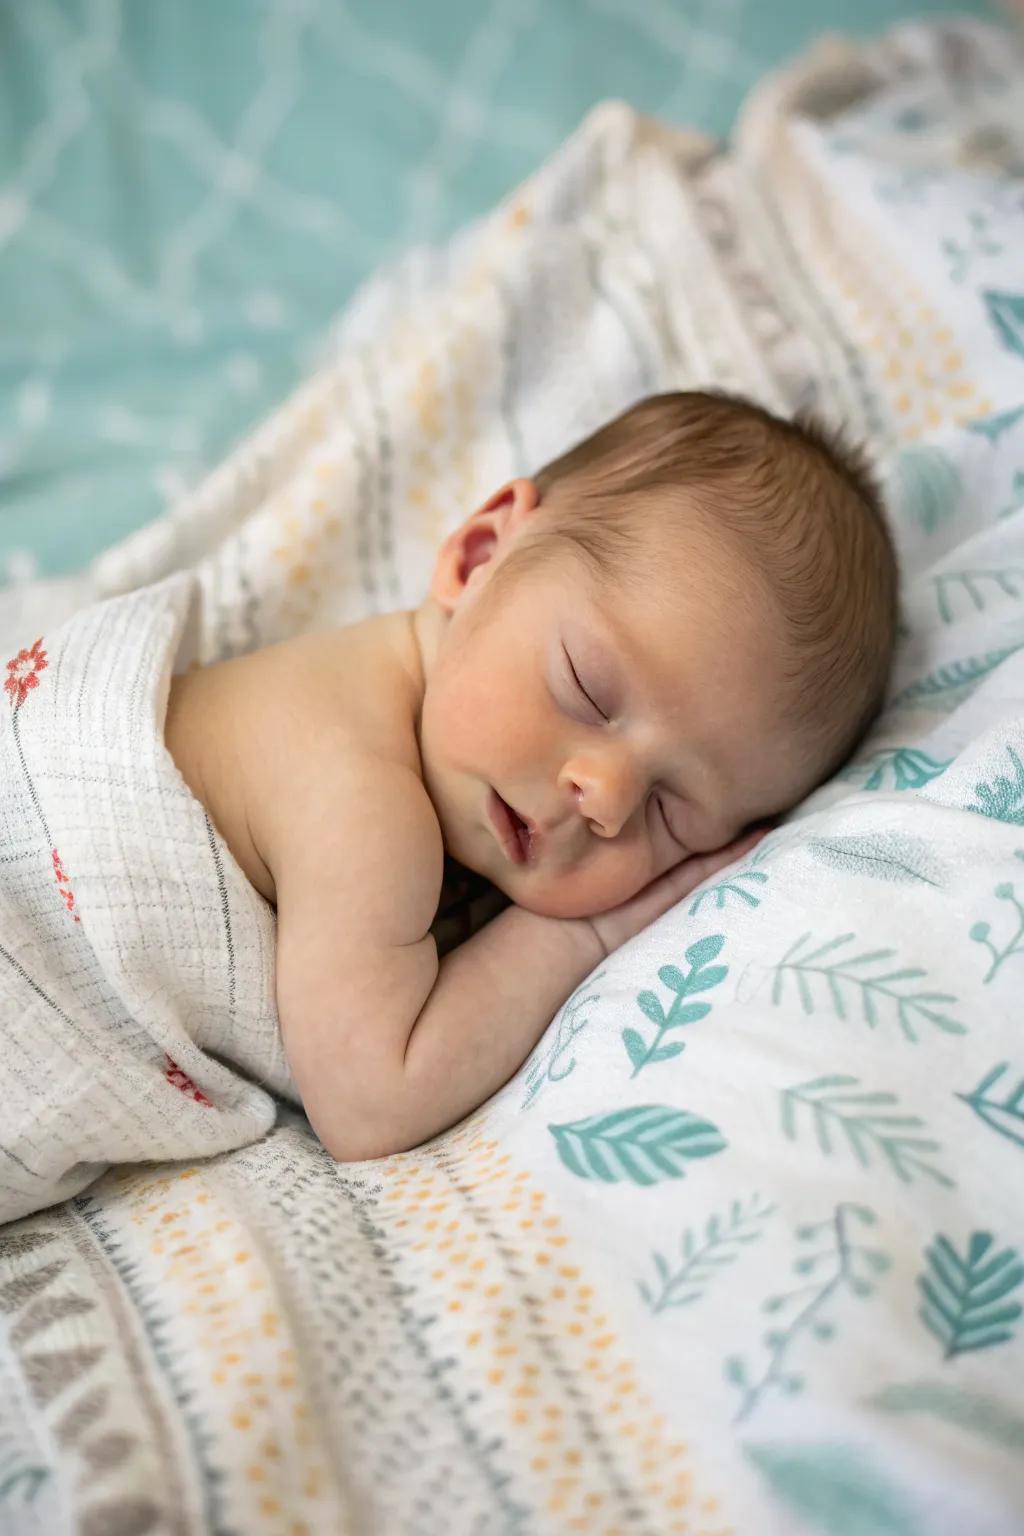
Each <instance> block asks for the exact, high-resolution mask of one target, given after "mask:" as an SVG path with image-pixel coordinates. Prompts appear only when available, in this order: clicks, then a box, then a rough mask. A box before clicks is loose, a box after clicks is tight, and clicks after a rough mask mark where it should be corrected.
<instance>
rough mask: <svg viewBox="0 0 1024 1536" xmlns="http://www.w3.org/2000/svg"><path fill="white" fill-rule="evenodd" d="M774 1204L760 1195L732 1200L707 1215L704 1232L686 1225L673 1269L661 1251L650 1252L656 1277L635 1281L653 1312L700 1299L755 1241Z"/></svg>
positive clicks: (685, 1305)
mask: <svg viewBox="0 0 1024 1536" xmlns="http://www.w3.org/2000/svg"><path fill="white" fill-rule="evenodd" d="M773 1210H774V1207H773V1206H771V1205H768V1204H766V1203H765V1202H762V1201H761V1199H760V1198H759V1196H757V1195H755V1196H754V1197H753V1199H751V1200H750V1201H748V1202H747V1203H746V1204H744V1202H742V1201H740V1200H734V1201H733V1202H732V1204H731V1206H730V1207H729V1210H728V1211H727V1212H726V1213H725V1214H723V1215H721V1216H719V1215H715V1216H709V1217H708V1220H707V1223H706V1224H705V1227H704V1231H703V1234H701V1233H699V1232H695V1231H694V1229H693V1228H692V1227H687V1228H686V1230H685V1231H684V1232H683V1235H682V1237H681V1238H680V1239H679V1262H678V1264H677V1266H676V1268H675V1269H673V1267H672V1265H671V1264H670V1263H669V1261H668V1259H666V1258H665V1256H664V1254H662V1253H652V1254H651V1260H652V1262H653V1264H654V1270H655V1276H656V1280H655V1281H654V1282H651V1283H649V1282H647V1281H645V1280H638V1281H637V1288H638V1290H639V1292H640V1294H641V1296H642V1297H643V1299H644V1301H645V1302H646V1303H647V1305H648V1306H649V1307H650V1309H651V1311H652V1312H664V1311H665V1310H666V1309H667V1308H669V1307H688V1306H690V1305H691V1303H692V1302H695V1301H699V1300H700V1298H701V1297H702V1296H703V1295H704V1292H705V1290H706V1289H707V1287H708V1286H709V1285H710V1284H711V1283H712V1282H713V1280H714V1279H715V1277H716V1275H718V1274H719V1273H720V1272H721V1270H722V1269H723V1267H726V1266H728V1265H730V1264H733V1263H735V1261H736V1259H738V1258H739V1256H740V1253H741V1250H742V1248H743V1247H744V1246H746V1245H747V1244H749V1243H753V1242H756V1241H757V1238H758V1236H759V1235H760V1230H761V1226H762V1224H763V1223H764V1222H765V1221H766V1220H767V1219H768V1217H769V1216H771V1214H772V1212H773Z"/></svg>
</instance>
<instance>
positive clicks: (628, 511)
mask: <svg viewBox="0 0 1024 1536" xmlns="http://www.w3.org/2000/svg"><path fill="white" fill-rule="evenodd" d="M534 480H535V482H536V484H537V487H538V489H539V491H540V496H541V509H542V512H545V513H546V515H545V516H543V517H541V518H540V519H538V524H537V527H536V536H535V537H534V538H532V539H530V540H526V541H524V544H526V546H527V547H525V548H524V549H523V550H522V551H521V555H522V556H523V557H525V561H526V562H527V563H533V561H534V559H536V558H538V557H541V558H542V557H543V555H544V553H545V551H546V550H547V549H548V548H549V547H550V544H551V543H552V541H558V540H568V541H569V542H570V543H571V544H572V545H573V546H574V547H575V548H576V549H577V550H579V551H580V552H581V553H582V554H583V555H584V556H585V558H586V559H587V561H588V563H589V564H590V566H591V567H592V569H593V571H594V573H595V574H596V575H597V577H598V578H599V579H600V580H601V581H604V582H608V581H613V582H615V581H618V582H620V583H621V581H622V580H623V578H624V577H625V579H627V580H628V579H629V575H630V573H631V572H632V573H633V574H636V572H637V571H638V570H639V569H641V568H644V569H647V570H649V569H650V565H649V563H642V564H641V566H640V567H638V563H637V559H636V557H637V554H638V553H639V552H641V550H642V535H643V534H644V533H645V532H646V531H647V530H653V531H654V532H655V533H656V534H657V533H661V532H665V533H667V534H668V535H669V536H670V537H673V538H676V539H678V540H679V543H680V545H681V546H683V547H685V538H686V533H687V529H688V524H689V527H690V528H691V529H694V527H695V526H696V531H697V532H704V533H707V532H711V533H712V534H719V535H723V536H724V537H725V538H726V539H727V540H728V541H729V543H730V545H731V546H732V547H733V548H734V550H735V551H736V552H737V553H738V554H739V555H740V556H741V558H742V559H743V560H745V562H746V564H747V567H748V569H749V570H750V571H751V573H752V574H753V575H754V576H755V578H756V579H757V581H758V583H759V585H761V586H762V587H764V588H765V589H766V590H767V591H768V592H769V593H770V594H771V596H772V597H773V599H774V601H775V604H776V607H777V609H778V611H779V614H780V617H781V619H782V628H783V632H784V634H785V636H786V640H787V645H786V661H785V665H786V680H787V683H788V684H789V685H790V686H788V687H787V689H786V695H787V697H786V701H785V708H786V709H787V711H788V717H789V722H790V723H792V724H793V725H794V726H796V727H797V728H798V729H800V730H801V731H802V732H803V733H804V735H805V736H806V737H807V738H808V750H809V752H810V754H811V756H812V757H813V759H814V760H815V763H816V765H817V779H819V780H820V779H822V778H825V777H828V776H829V775H830V774H831V773H833V772H834V771H835V770H836V769H837V768H838V767H839V765H840V764H841V763H842V762H843V761H844V760H845V758H846V757H847V756H848V755H849V753H850V752H851V751H852V750H853V748H854V747H855V746H856V744H857V742H858V741H859V740H860V738H861V737H862V735H863V734H864V732H865V731H866V729H867V728H868V726H869V725H870V723H871V721H872V720H873V719H874V717H875V715H876V714H877V712H878V710H879V708H880V706H881V703H882V699H883V696H884V693H885V688H886V683H887V680H888V676H889V669H890V665H891V659H892V652H893V646H894V642H895V635H896V625H897V609H898V576H897V568H896V558H895V552H894V549H893V543H892V539H891V536H890V533H889V529H888V526H887V523H886V518H885V512H884V509H883V504H882V498H881V494H880V491H879V489H878V487H877V485H876V483H875V480H874V478H873V475H872V474H871V472H870V470H869V468H868V465H867V463H866V460H865V457H864V454H863V451H862V450H860V449H857V448H854V447H852V446H850V445H848V444H847V443H845V442H844V441H843V439H842V437H841V435H840V433H838V432H837V431H836V430H834V429H831V428H829V427H827V426H826V425H825V424H824V423H823V422H822V421H821V420H819V419H818V418H817V417H815V416H814V415H813V414H812V413H809V412H805V411H804V412H799V413H798V414H797V416H796V417H795V418H794V419H793V420H786V419H784V418H782V417H780V416H776V415H773V413H772V412H771V411H768V410H765V409H764V408H763V407H761V406H759V405H756V404H755V403H754V402H753V401H750V400H746V399H744V398H742V397H739V396H734V395H728V394H725V393H724V392H719V391H717V390H688V391H679V392H675V393H672V394H662V395H652V396H650V397H648V398H647V399H645V400H641V401H640V402H639V403H638V404H637V405H634V406H633V407H632V408H631V409H629V410H627V411H625V412H624V413H623V414H622V415H620V416H618V417H616V418H615V419H614V420H613V421H610V422H608V423H607V424H606V425H605V426H604V427H602V428H600V430H598V431H597V432H595V433H593V434H592V436H590V437H588V438H586V439H585V440H584V441H583V442H581V443H578V444H577V445H576V446H575V447H574V448H571V449H570V450H569V451H568V452H567V453H564V454H562V455H561V456H560V457H559V458H557V459H555V460H554V461H553V462H552V463H550V464H547V465H545V466H544V468H543V469H542V470H541V471H540V472H539V473H538V474H537V475H535V476H534ZM648 542H649V541H648ZM656 542H657V541H656ZM661 547H662V551H663V550H664V544H663V543H662V545H661ZM662 561H663V562H664V554H663V553H662ZM510 563H511V564H512V565H513V566H514V567H515V568H516V569H520V570H521V569H522V563H523V562H522V561H516V560H515V559H514V558H513V559H512V560H511V562H510ZM662 568H664V566H662ZM509 574H511V572H509Z"/></svg>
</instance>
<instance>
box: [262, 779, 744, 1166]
mask: <svg viewBox="0 0 1024 1536" xmlns="http://www.w3.org/2000/svg"><path fill="white" fill-rule="evenodd" d="M322 766H323V773H324V775H325V777H324V778H323V779H322V780H321V782H326V783H332V785H333V788H332V793H331V805H330V807H327V806H326V805H325V806H324V807H323V808H322V809H321V810H320V811H319V812H315V813H313V814H307V815H306V816H305V817H304V818H303V823H304V824H300V825H299V826H296V825H295V823H294V822H293V823H292V835H291V837H290V838H289V839H288V841H287V843H282V845H281V846H279V847H278V848H277V849H275V850H274V855H273V863H274V864H275V865H276V867H275V869H274V878H275V882H276V886H277V901H278V949H277V997H278V1013H279V1016H280V1020H281V1028H282V1033H283V1038H284V1045H285V1050H286V1052H287V1055H288V1060H289V1063H290V1066H291V1069H292V1073H293V1076H294V1078H295V1081H296V1084H297V1086H298V1089H299V1092H300V1093H301V1095H302V1100H303V1105H304V1107H305V1110H306V1113H307V1114H308V1116H309V1118H310V1121H311V1123H312V1125H313V1128H314V1130H315V1131H316V1133H317V1135H318V1136H319V1137H320V1140H321V1141H322V1142H323V1144H324V1146H325V1147H326V1148H327V1150H328V1151H329V1152H330V1153H331V1154H332V1155H333V1156H334V1157H336V1158H338V1159H339V1160H343V1161H349V1160H355V1159H361V1158H370V1157H381V1156H385V1155H388V1154H391V1153H394V1152H399V1151H404V1150H405V1149H407V1148H409V1147H414V1146H417V1145H419V1144H420V1143H421V1142H423V1141H427V1140H429V1139H430V1138H431V1137H432V1136H435V1135H437V1134H438V1132H440V1131H442V1130H444V1129H445V1128H446V1127H447V1126H449V1125H452V1124H454V1123H455V1122H456V1121H458V1120H461V1119H462V1118H463V1117H464V1116H465V1115H467V1114H468V1113H469V1112H470V1111H471V1110H473V1109H475V1108H476V1107H477V1106H478V1105H479V1104H481V1103H483V1101H484V1100H485V1099H487V1098H489V1097H490V1096H491V1094H493V1093H494V1092H496V1091H497V1089H498V1088H500V1087H501V1086H502V1084H504V1083H505V1082H507V1081H508V1079H509V1078H510V1077H511V1076H512V1074H513V1073H514V1072H515V1071H516V1069H517V1068H518V1067H519V1066H520V1065H521V1064H522V1062H523V1061H524V1060H525V1059H526V1057H527V1056H528V1055H529V1053H530V1051H531V1050H532V1049H533V1047H534V1045H535V1044H536V1042H537V1040H538V1039H539V1037H540V1035H541V1033H542V1032H543V1030H544V1029H545V1027H546V1026H547V1024H548V1023H549V1022H550V1020H551V1019H552V1017H553V1016H554V1014H555V1013H556V1012H557V1010H558V1008H559V1007H560V1006H561V1004H562V1003H563V1002H564V1001H565V999H566V998H567V997H568V996H569V995H570V994H571V993H572V992H573V990H574V989H575V988H576V987H577V986H578V985H579V983H580V982H581V981H582V980H583V978H584V977H585V976H586V975H587V974H588V972H589V971H591V970H592V969H593V968H594V966H595V965H597V964H598V963H599V962H600V961H601V960H602V959H603V958H604V956H605V955H606V954H607V953H608V952H609V951H610V950H611V949H613V948H615V947H616V946H617V945H618V944H621V943H623V942H624V941H625V939H627V938H628V937H630V936H631V934H632V933H635V932H637V931H638V930H639V929H640V928H642V927H644V926H645V925H646V924H647V923H649V922H651V921H653V920H654V918H655V917H657V916H658V915H659V914H660V913H661V912H662V911H664V910H666V908H667V907H668V906H670V905H671V904H672V903H673V902H674V901H678V900H680V899H681V898H682V896H683V895H685V894H686V893H687V892H688V891H689V890H691V889H692V888H693V887H694V886H695V885H697V884H698V883H699V882H700V881H701V880H703V879H704V878H706V875H707V874H708V873H710V872H711V869H712V868H714V867H715V862H714V861H715V860H717V863H719V864H720V863H723V862H727V859H726V857H725V856H724V855H714V856H707V857H706V858H701V859H692V860H687V861H686V863H685V864H682V865H677V866H676V869H675V870H673V871H670V873H669V875H667V876H663V877H662V879H661V880H660V881H657V882H655V883H654V885H652V886H649V887H648V888H647V890H646V891H645V892H641V894H640V895H639V896H638V897H636V898H634V900H633V901H632V902H628V903H626V904H625V905H624V906H623V907H620V908H617V909H616V911H615V912H613V913H605V914H602V916H601V917H600V918H597V919H594V920H587V919H585V918H584V919H578V920H575V919H562V918H551V917H540V916H538V915H537V914H536V913H533V912H528V911H525V910H524V909H523V908H521V907H517V906H509V907H508V908H507V909H506V910H505V911H503V912H501V913H500V914H499V915H498V916H497V917H495V918H493V919H492V921H491V922H490V923H488V924H487V926H486V927H484V928H483V929H481V930H480V932H478V933H476V934H474V935H473V937H472V938H470V939H468V940H467V941H466V942H465V943H464V944H461V945H460V946H459V947H458V948H456V949H454V950H452V951H451V953H450V954H447V955H445V956H444V958H443V959H441V960H440V961H439V960H438V955H437V946H436V944H435V942H434V939H433V938H432V936H431V934H430V932H429V929H430V925H431V921H432V919H433V917H434V914H435V911H436V908H437V901H438V895H439V892H440V889H441V877H442V867H443V845H442V838H441V831H440V828H439V826H438V823H437V818H436V815H435V813H434V809H433V806H432V805H431V803H430V800H429V797H428V796H427V793H426V791H425V789H424V788H423V785H422V783H421V782H420V780H419V779H418V778H417V777H416V775H415V774H413V773H412V772H411V771H409V770H408V769H404V768H400V767H396V766H393V765H382V764H380V763H378V762H376V761H372V762H371V761H369V760H367V761H360V762H350V763H347V764H344V765H340V766H339V764H338V762H337V761H336V760H335V761H333V762H332V763H331V764H329V765H328V764H324V765H322ZM328 775H329V776H328ZM310 782H316V775H315V773H313V772H311V774H310ZM336 796H337V798H335V797H336ZM342 806H345V807H347V810H346V811H345V812H342V810H341V807H342ZM353 806H358V807H359V812H358V814H356V815H353V812H352V807H353ZM737 856H738V852H737V851H735V850H734V851H732V852H730V853H729V855H728V857H729V858H735V857H737Z"/></svg>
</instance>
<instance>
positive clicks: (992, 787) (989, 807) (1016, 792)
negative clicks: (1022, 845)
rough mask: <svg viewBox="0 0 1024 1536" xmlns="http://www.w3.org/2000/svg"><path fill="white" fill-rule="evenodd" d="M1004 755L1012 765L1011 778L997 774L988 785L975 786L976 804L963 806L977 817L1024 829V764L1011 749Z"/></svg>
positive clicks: (1008, 748)
mask: <svg viewBox="0 0 1024 1536" xmlns="http://www.w3.org/2000/svg"><path fill="white" fill-rule="evenodd" d="M1006 755H1007V757H1008V758H1009V759H1010V762H1011V763H1012V765H1013V771H1012V777H1011V776H1009V775H1007V774H1002V773H1000V774H997V775H996V777H995V778H994V779H993V780H992V782H991V783H990V784H987V783H981V784H975V786H974V793H975V795H976V796H977V799H978V802H980V803H978V804H975V805H968V806H965V807H964V809H965V810H968V811H976V812H977V813H978V815H979V816H989V817H991V818H992V820H993V821H1007V822H1009V823H1010V825H1011V826H1014V827H1024V762H1021V760H1020V758H1019V756H1018V755H1017V753H1016V752H1015V751H1014V750H1013V748H1012V747H1007V749H1006Z"/></svg>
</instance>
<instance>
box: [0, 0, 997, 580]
mask: <svg viewBox="0 0 1024 1536" xmlns="http://www.w3.org/2000/svg"><path fill="white" fill-rule="evenodd" d="M907 8H908V7H905V6H904V5H902V4H901V3H900V0H856V3H852V0H818V3H817V4H816V5H815V6H814V7H812V8H811V9H810V10H809V9H808V7H807V6H806V5H805V4H804V3H803V0H776V3H774V4H773V5H772V6H771V7H770V8H766V7H765V6H764V5H763V4H761V3H759V0H644V3H643V4H631V3H627V0H487V3H486V4H483V5H477V4H474V3H472V0H438V3H432V4H428V5H422V4H416V3H413V0H231V3H227V4H213V5H211V4H209V3H208V0H173V3H171V4H168V3H159V0H148V3H146V4H131V3H126V0H31V3H28V4H20V5H19V4H7V5H4V6H2V7H0V127H2V131H0V295H3V297H4V300H5V301H6V302H4V304H3V312H4V323H3V329H2V332H0V582H5V581H7V580H13V581H17V580H24V579H27V578H29V577H31V576H32V575H54V574H57V573H61V572H67V571H73V570H76V569H77V568H78V567H79V566H80V565H83V564H85V563H86V561H87V560H89V559H91V558H92V557H93V556H94V555H96V554H98V553H99V552H100V551H101V550H103V549H105V548H106V547H107V546H108V545H110V544H112V543H115V542H116V541H117V540H118V539H120V538H122V537H123V536H124V535H125V534H127V533H128V532H129V530H130V529H132V528H136V527H139V526H140V525H141V524H143V523H145V522H148V521H150V520H151V519H152V518H154V517H155V516H157V515H158V514H159V512H160V511H162V509H163V508H164V507H165V506H166V505H168V504H170V503H171V502H173V501H175V500H177V499H178V498H179V497H180V496H181V495H182V494H183V493H184V492H185V491H188V490H191V489H193V488H194V487H195V486H196V485H197V484H198V483H199V481H200V480H201V479H202V478H203V476H204V474H205V473H206V472H207V471H208V470H209V469H210V468H211V467H212V466H214V465H215V464H217V462H218V461H219V460H220V458H221V457H222V456H223V454H224V453H225V452H226V451H227V450H228V448H229V447H230V446H231V445H232V444H233V443H235V442H236V441H237V440H238V437H239V436H240V434H241V433H242V432H243V431H248V430H250V429H251V428H252V427H253V426H254V425H255V424H256V423H257V422H258V421H259V420H260V419H261V418H262V417H263V416H264V415H265V414H266V412H267V411H269V410H270V409H272V408H273V407H274V406H276V405H277V403H278V402H279V401H280V400H282V399H283V398H284V396H285V394H286V393H288V391H289V390H291V389H292V388H294V386H295V384H296V383H297V382H298V381H299V379H301V378H303V377H305V375H306V374H307V373H308V372H309V370H310V368H311V366H312V359H313V358H314V357H319V356H320V354H321V351H322V338H323V333H324V331H325V329H326V327H327V326H328V324H329V322H330V320H331V318H332V316H333V315H334V314H335V312H336V311H337V309H338V307H339V305H340V304H341V303H342V302H343V301H344V300H346V299H347V298H349V297H350V295H351V293H352V290H353V288H354V286H355V284H356V283H357V282H358V281H359V280H360V279H362V278H363V276H364V275H365V274H366V273H368V272H370V271H372V270H373V269H374V268H376V267H377V266H379V264H380V263H381V262H383V261H387V260H390V259H391V258H392V257H393V256H394V255H395V253H396V252H397V251H399V250H402V249H404V248H405V247H406V246H407V245H409V244H410V243H411V242H415V241H421V240H436V239H439V238H440V237H442V236H444V235H447V234H449V233H450V232H451V231H452V230H453V229H455V228H456V227H457V226H459V225H461V224H463V223H464V222H465V221H466V220H467V219H469V218H473V217H476V216H477V215H480V214H482V213H484V212H485V211H486V210H487V209H488V208H490V206H491V205H492V204H493V203H494V202H495V201H496V200H497V199H498V198H499V197H501V196H502V195H503V194H504V193H505V192H506V191H507V190H508V188H509V187H512V186H514V185H515V183H516V182H517V181H519V180H520V179H521V178H522V177H523V176H525V175H527V174H528V173H529V172H530V171H531V170H532V169H533V168H534V167H535V166H536V165H538V164H540V162H541V161H542V160H543V159H544V157H545V156H547V155H550V154H552V153H553V152H554V150H555V149H556V148H557V146H558V145H559V144H560V143H561V142H562V140H563V139H564V138H565V137H566V135H567V134H568V133H569V132H570V131H571V130H572V129H573V128H574V127H575V126H576V125H577V124H578V123H579V121H580V119H581V118H582V117H583V115H584V114H585V112H586V111H587V109H588V108H589V107H590V106H591V105H592V104H593V103H595V102H597V101H600V100H601V99H603V98H605V97H608V96H613V95H614V96H623V97H625V98H627V99H628V100H630V101H631V102H632V103H633V104H634V105H635V106H636V107H638V108H639V109H640V110H641V111H647V112H651V113H653V114H656V115H658V116H661V117H664V118H665V119H667V120H668V121H683V122H686V123H692V124H693V125H694V126H696V127H698V128H704V129H706V130H708V131H709V132H713V133H724V132H725V131H726V130H727V129H728V127H729V125H730V122H731V120H732V118H733V114H734V113H735V110H736V108H737V107H738V105H739V103H740V101H741V100H742V98H743V95H744V94H745V92H746V91H747V90H748V89H749V88H750V86H752V85H753V83H754V81H755V80H756V79H757V78H758V76H759V75H760V74H761V73H762V72H763V71H764V70H765V69H766V68H768V67H770V66H772V65H775V64H777V63H778V62H779V61H781V60H782V59H785V58H787V57H789V56H790V55H791V54H792V53H793V52H794V51H795V50H796V49H797V48H799V47H802V46H803V45H804V43H805V40H806V39H807V38H808V37H809V36H810V35H811V33H812V32H814V31H820V30H823V29H827V28H833V27H839V28H842V29H850V30H852V31H853V32H854V33H855V34H856V33H864V34H868V33H871V32H873V31H876V30H877V29H878V28H879V27H881V26H883V25H885V24H886V23H887V22H888V21H890V20H896V19H897V18H898V17H899V16H900V15H902V14H903V12H904V10H905V9H907ZM910 8H911V9H914V10H918V11H922V12H926V13H931V14H941V13H943V12H949V11H955V10H961V11H964V10H966V11H975V12H980V13H984V12H985V11H986V10H988V11H991V10H992V9H994V8H995V7H994V5H993V6H987V5H986V3H985V0H917V4H916V5H914V6H913V7H910Z"/></svg>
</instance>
